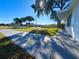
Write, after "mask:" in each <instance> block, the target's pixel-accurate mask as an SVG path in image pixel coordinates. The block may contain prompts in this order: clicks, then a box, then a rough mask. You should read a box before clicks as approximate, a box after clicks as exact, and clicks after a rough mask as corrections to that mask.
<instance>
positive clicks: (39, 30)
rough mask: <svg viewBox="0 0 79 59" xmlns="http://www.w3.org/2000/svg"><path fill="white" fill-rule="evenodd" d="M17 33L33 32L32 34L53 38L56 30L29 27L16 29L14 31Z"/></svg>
mask: <svg viewBox="0 0 79 59" xmlns="http://www.w3.org/2000/svg"><path fill="white" fill-rule="evenodd" d="M15 30H18V31H23V32H33V33H38V34H44V35H50V36H53V35H55V34H56V33H57V32H58V30H59V29H58V28H54V27H50V28H43V27H29V28H20V29H19V28H18V29H15Z"/></svg>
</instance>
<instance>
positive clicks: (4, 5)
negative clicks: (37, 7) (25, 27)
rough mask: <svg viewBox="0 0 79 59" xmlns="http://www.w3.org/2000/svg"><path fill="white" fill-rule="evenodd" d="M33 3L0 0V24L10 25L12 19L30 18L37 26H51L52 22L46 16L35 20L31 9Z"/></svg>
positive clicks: (17, 0) (23, 0)
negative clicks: (32, 18)
mask: <svg viewBox="0 0 79 59" xmlns="http://www.w3.org/2000/svg"><path fill="white" fill-rule="evenodd" d="M34 2H35V0H0V23H12V22H13V19H14V18H17V17H18V18H21V17H26V16H32V17H34V19H35V20H36V19H37V23H38V24H43V25H47V24H53V23H54V21H53V20H50V18H49V17H48V16H46V15H44V16H40V17H39V18H37V16H36V14H35V13H34V10H33V9H32V7H31V5H32V4H34ZM33 23H36V21H34V22H33Z"/></svg>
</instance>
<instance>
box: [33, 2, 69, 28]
mask: <svg viewBox="0 0 79 59" xmlns="http://www.w3.org/2000/svg"><path fill="white" fill-rule="evenodd" d="M68 5H69V0H36V1H35V4H32V8H33V9H34V12H35V13H37V16H38V17H39V16H40V15H43V14H46V15H48V14H50V18H51V19H53V18H54V19H55V20H56V21H57V24H58V27H61V20H60V19H59V18H58V16H57V12H56V8H57V9H60V10H62V9H65V8H66V7H67V6H68Z"/></svg>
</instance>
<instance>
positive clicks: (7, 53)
mask: <svg viewBox="0 0 79 59" xmlns="http://www.w3.org/2000/svg"><path fill="white" fill-rule="evenodd" d="M0 59H34V57H33V56H31V55H29V54H28V53H26V52H25V51H24V50H23V49H21V48H20V47H19V46H17V45H15V44H14V43H13V42H11V41H10V39H9V38H8V37H5V36H4V35H3V34H1V33H0Z"/></svg>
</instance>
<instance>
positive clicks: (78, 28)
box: [58, 0, 79, 41]
mask: <svg viewBox="0 0 79 59" xmlns="http://www.w3.org/2000/svg"><path fill="white" fill-rule="evenodd" d="M58 17H59V18H60V19H62V20H65V30H66V31H67V32H68V34H69V35H71V36H72V39H73V40H77V41H79V0H71V3H70V5H69V6H68V7H67V8H66V9H64V10H61V11H60V12H58Z"/></svg>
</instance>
